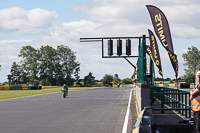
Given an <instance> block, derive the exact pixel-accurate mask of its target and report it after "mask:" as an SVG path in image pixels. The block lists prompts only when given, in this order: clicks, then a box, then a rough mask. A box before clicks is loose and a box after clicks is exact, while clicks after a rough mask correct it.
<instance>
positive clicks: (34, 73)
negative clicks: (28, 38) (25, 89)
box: [18, 46, 40, 81]
mask: <svg viewBox="0 0 200 133" xmlns="http://www.w3.org/2000/svg"><path fill="white" fill-rule="evenodd" d="M18 56H19V57H21V58H23V60H22V61H21V62H20V63H21V67H22V68H23V70H24V72H25V74H27V76H26V77H29V78H30V79H31V80H32V81H34V80H35V79H38V72H39V69H38V67H39V60H38V59H39V57H40V53H39V51H38V50H37V49H35V48H33V47H31V46H22V48H21V50H20V53H19V55H18Z"/></svg>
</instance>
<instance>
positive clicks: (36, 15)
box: [0, 7, 58, 34]
mask: <svg viewBox="0 0 200 133" xmlns="http://www.w3.org/2000/svg"><path fill="white" fill-rule="evenodd" d="M56 17H58V14H57V13H56V12H55V11H52V12H50V11H48V10H44V9H40V8H36V9H32V10H25V9H24V8H20V7H11V8H6V9H1V10H0V32H2V31H18V32H20V33H22V34H41V33H42V32H45V29H46V28H48V27H50V26H51V25H52V23H53V21H54V20H55V18H56Z"/></svg>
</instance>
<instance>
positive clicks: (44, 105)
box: [0, 87, 132, 133]
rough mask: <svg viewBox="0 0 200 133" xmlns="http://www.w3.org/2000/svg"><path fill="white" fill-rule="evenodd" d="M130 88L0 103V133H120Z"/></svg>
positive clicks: (51, 95)
mask: <svg viewBox="0 0 200 133" xmlns="http://www.w3.org/2000/svg"><path fill="white" fill-rule="evenodd" d="M131 89H132V87H120V88H115V87H113V88H108V87H107V88H95V89H89V90H79V91H70V92H69V96H68V97H67V98H62V95H61V93H52V94H45V95H37V96H31V97H23V98H18V99H10V100H0V132H1V133H121V132H122V128H123V124H124V119H125V115H126V110H127V105H128V101H129V95H130V91H131Z"/></svg>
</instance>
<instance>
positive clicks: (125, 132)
mask: <svg viewBox="0 0 200 133" xmlns="http://www.w3.org/2000/svg"><path fill="white" fill-rule="evenodd" d="M132 92H133V89H132V90H131V92H130V96H129V102H128V107H127V111H126V116H125V120H124V125H123V129H122V133H127V128H128V118H129V113H130V105H131V99H132Z"/></svg>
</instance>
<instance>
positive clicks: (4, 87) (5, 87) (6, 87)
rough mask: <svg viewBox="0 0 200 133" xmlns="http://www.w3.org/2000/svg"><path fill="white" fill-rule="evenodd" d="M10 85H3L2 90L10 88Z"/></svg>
mask: <svg viewBox="0 0 200 133" xmlns="http://www.w3.org/2000/svg"><path fill="white" fill-rule="evenodd" d="M9 89H10V87H9V86H2V90H9Z"/></svg>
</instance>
